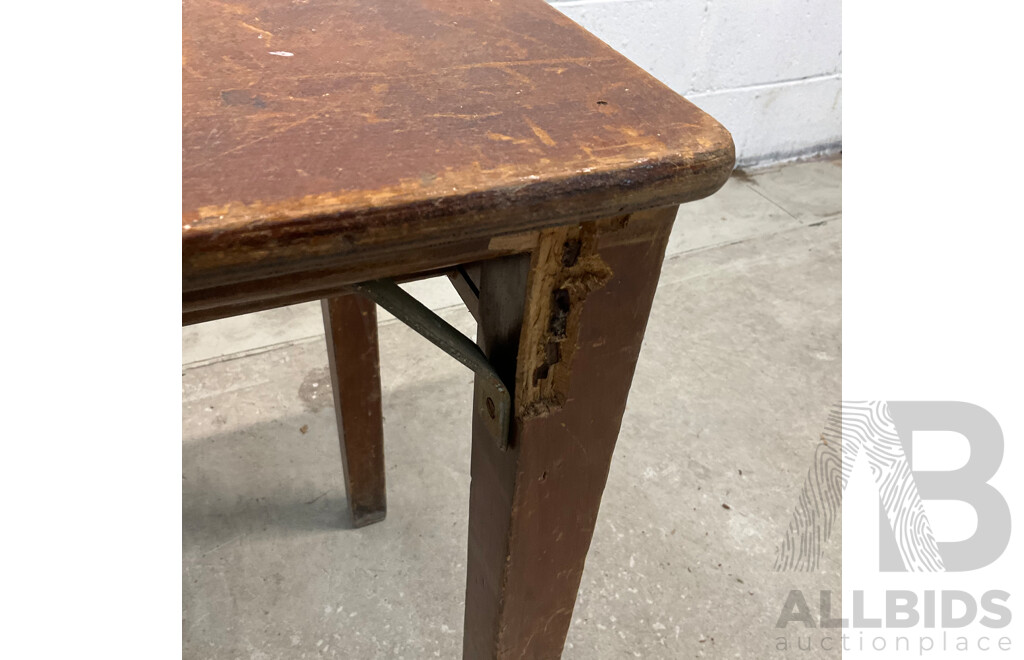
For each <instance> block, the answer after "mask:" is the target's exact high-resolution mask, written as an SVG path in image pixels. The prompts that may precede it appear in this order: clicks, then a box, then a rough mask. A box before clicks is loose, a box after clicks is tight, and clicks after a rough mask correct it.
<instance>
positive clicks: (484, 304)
mask: <svg viewBox="0 0 1024 660" xmlns="http://www.w3.org/2000/svg"><path fill="white" fill-rule="evenodd" d="M674 217H675V208H674V207H673V208H667V209H658V210H656V211H648V212H644V213H640V214H634V216H632V217H630V218H628V219H627V218H618V219H615V220H609V221H602V222H597V223H588V224H584V225H579V226H575V227H570V228H562V229H554V230H548V231H544V232H541V234H540V238H539V240H538V246H537V248H536V249H535V251H534V252H533V253H532V255H526V256H522V257H510V258H504V259H498V260H494V261H490V262H484V263H483V264H482V272H481V281H480V310H479V311H480V322H479V326H478V327H479V330H478V340H479V342H480V344H481V346H482V348H483V349H484V352H485V353H487V355H488V357H489V358H490V359H491V361H492V363H494V364H495V366H496V367H497V368H498V370H499V372H500V373H501V374H502V375H503V377H504V378H505V379H506V382H512V378H514V381H515V383H516V389H515V401H514V408H515V412H516V415H515V421H514V430H513V436H512V446H511V447H510V449H509V450H508V451H502V450H500V449H499V448H498V447H497V446H496V444H495V443H494V441H493V440H492V439H490V438H488V437H487V435H486V433H484V432H483V430H482V428H477V424H476V422H474V432H473V453H472V464H471V471H472V484H471V487H470V520H469V560H468V580H467V587H466V618H465V634H464V640H463V658H465V659H466V660H482V659H489V658H502V659H504V658H543V659H547V658H558V657H560V656H561V652H562V646H563V644H564V643H565V636H566V634H567V632H568V629H569V623H570V621H571V619H572V611H573V606H574V604H575V601H576V594H577V590H578V589H579V584H580V578H581V576H582V573H583V564H584V560H585V559H586V554H587V550H588V549H589V547H590V540H591V537H592V535H593V532H594V525H595V522H596V519H597V512H598V507H599V505H600V501H601V493H602V491H603V490H604V485H605V481H606V479H607V477H608V469H609V465H610V462H611V458H612V452H613V450H614V448H615V441H616V438H617V437H618V433H619V425H620V423H621V421H622V414H623V411H624V409H625V406H626V397H627V395H628V393H629V386H630V383H631V381H632V378H633V369H634V367H635V365H636V360H637V356H638V355H639V352H640V344H641V342H642V340H643V336H644V329H645V328H646V325H647V316H648V313H649V311H650V308H651V302H652V300H653V297H654V291H655V287H656V285H657V282H658V276H659V274H660V272H661V263H662V259H663V256H664V251H665V244H666V243H667V240H668V234H669V231H670V229H671V225H672V220H673V218H674Z"/></svg>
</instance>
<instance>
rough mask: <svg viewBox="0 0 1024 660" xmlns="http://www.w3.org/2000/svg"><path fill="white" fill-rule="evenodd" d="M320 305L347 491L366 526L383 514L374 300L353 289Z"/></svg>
mask: <svg viewBox="0 0 1024 660" xmlns="http://www.w3.org/2000/svg"><path fill="white" fill-rule="evenodd" d="M322 308H323V314H324V330H326V333H325V334H326V336H327V356H328V360H329V363H330V371H331V384H332V386H333V389H334V412H335V417H336V419H337V420H338V438H339V440H340V442H341V461H342V467H343V469H344V470H345V492H346V495H347V497H348V505H349V509H350V510H351V511H352V524H353V525H354V526H356V527H364V526H366V525H369V524H371V523H375V522H380V521H381V520H384V517H385V515H387V494H386V492H385V487H384V484H385V479H384V415H383V412H382V410H381V394H380V351H379V349H378V346H377V305H376V304H374V302H373V301H372V300H368V299H367V298H364V297H363V296H361V295H357V294H352V295H346V296H339V297H334V298H325V299H324V300H323V302H322Z"/></svg>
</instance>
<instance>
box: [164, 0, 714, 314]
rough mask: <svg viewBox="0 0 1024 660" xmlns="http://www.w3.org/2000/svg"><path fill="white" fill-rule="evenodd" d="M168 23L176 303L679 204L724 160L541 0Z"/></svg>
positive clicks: (310, 5) (705, 136)
mask: <svg viewBox="0 0 1024 660" xmlns="http://www.w3.org/2000/svg"><path fill="white" fill-rule="evenodd" d="M183 32H184V43H183V73H182V75H183V104H184V107H183V127H182V128H183V135H182V142H183V155H182V159H183V160H182V168H183V180H182V207H183V208H182V237H183V246H182V266H183V287H184V293H185V298H186V311H187V310H188V304H187V302H188V300H189V299H190V297H191V296H192V295H194V293H195V292H197V291H199V290H202V289H208V288H210V287H216V286H223V285H230V284H237V283H244V282H249V281H253V280H268V279H270V280H271V281H273V280H272V278H276V277H280V276H285V275H289V274H290V275H296V274H298V275H301V274H302V273H305V272H308V271H318V272H322V271H324V270H329V269H332V268H342V269H344V268H345V267H346V264H350V263H351V262H352V261H353V260H359V261H360V262H362V263H364V264H367V266H368V267H373V266H378V268H377V270H380V268H379V264H381V263H387V264H392V265H393V264H395V259H394V257H393V256H392V255H393V254H396V253H400V254H404V255H405V256H404V257H403V258H405V259H409V260H411V261H416V259H415V258H414V257H415V255H416V254H417V251H424V250H426V251H431V250H440V251H441V252H444V246H445V245H448V244H451V243H459V242H467V241H473V240H479V239H483V240H485V241H486V240H487V239H490V238H492V237H494V236H498V235H501V234H508V233H515V232H519V231H523V230H525V229H537V228H542V227H551V226H557V225H560V224H563V223H565V222H567V221H572V220H587V219H596V218H599V217H607V216H612V215H615V214H617V213H628V212H631V211H635V210H637V209H639V208H650V207H655V206H661V205H668V204H676V203H680V202H685V201H689V200H691V199H696V198H699V197H703V196H705V195H708V194H710V193H712V192H714V191H715V190H716V189H717V188H718V187H720V186H721V185H722V184H723V183H724V182H725V180H726V178H727V176H728V174H729V171H730V170H731V168H732V164H733V146H732V141H731V139H730V137H729V134H728V132H726V131H725V129H723V128H722V127H721V126H720V125H719V124H718V123H717V122H715V121H714V120H713V119H711V118H710V117H709V116H708V115H706V114H704V113H703V112H701V111H700V110H699V109H697V108H696V107H695V106H693V105H692V104H690V103H689V102H687V101H685V100H684V99H683V98H681V97H679V96H678V95H677V94H675V93H674V92H672V91H671V90H669V89H668V88H667V87H665V86H664V85H662V84H661V83H659V82H658V81H656V80H655V79H654V78H652V77H651V76H649V75H648V74H646V73H645V72H643V71H642V70H641V69H639V68H638V67H636V66H635V65H633V64H632V63H630V62H629V61H628V60H626V59H625V58H623V57H622V56H620V55H618V54H617V53H615V52H614V51H613V50H612V49H611V48H609V47H608V46H606V45H605V44H603V43H602V42H600V41H599V40H597V39H596V38H594V37H593V36H591V35H590V34H589V33H587V32H586V31H584V30H583V29H581V28H580V27H579V26H577V25H576V24H575V23H573V22H572V21H570V20H569V19H568V18H566V17H565V16H563V15H562V14H560V13H559V12H558V11H556V10H555V9H552V8H551V7H549V6H548V5H547V3H545V2H544V1H543V0H461V1H459V0H455V1H453V0H391V1H389V2H377V1H376V0H335V1H334V2H326V1H321V0H309V1H308V2H303V3H295V2H272V1H270V0H241V1H240V2H227V3H226V2H220V1H219V0H185V3H184V22H183ZM403 250H404V252H403ZM441 259H442V260H446V259H445V258H444V257H442V258H441ZM419 261H423V260H422V259H420V260H419ZM428 261H429V260H428ZM444 265H446V264H443V263H436V264H435V263H426V264H424V263H420V264H418V266H422V267H424V268H437V267H441V266H444ZM357 270H358V269H351V268H349V269H348V270H346V277H347V278H351V279H350V281H354V280H355V279H366V278H365V277H363V274H362V273H360V272H356V271H357ZM268 293H270V291H268ZM311 295H312V294H311Z"/></svg>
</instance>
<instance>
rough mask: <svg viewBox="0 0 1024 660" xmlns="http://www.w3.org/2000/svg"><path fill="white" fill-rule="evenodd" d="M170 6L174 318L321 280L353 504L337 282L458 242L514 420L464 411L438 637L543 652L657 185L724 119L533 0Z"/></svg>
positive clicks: (399, 269)
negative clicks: (456, 527)
mask: <svg viewBox="0 0 1024 660" xmlns="http://www.w3.org/2000/svg"><path fill="white" fill-rule="evenodd" d="M183 26H184V35H183V41H184V44H183V54H182V55H183V57H182V69H183V73H182V75H183V82H182V85H183V118H182V133H183V134H182V147H183V154H182V169H183V180H182V268H183V278H182V299H183V300H182V308H183V323H195V322H199V321H205V320H210V319H215V318H220V317H224V316H230V315H234V314H241V313H246V312H251V311H256V310H260V309H266V308H270V307H275V306H280V305H287V304H292V303H297V302H302V301H308V300H316V299H325V300H326V301H327V302H325V318H326V320H327V322H328V339H329V341H328V344H329V348H331V356H332V366H333V367H334V369H333V370H332V371H333V372H334V377H335V381H334V382H335V390H336V403H337V405H338V412H339V426H341V427H344V428H343V432H344V434H345V436H346V437H345V439H344V441H343V442H344V443H345V444H346V445H348V446H347V447H345V452H344V453H345V458H346V477H347V478H350V477H351V478H352V479H354V480H355V481H352V479H350V482H349V484H348V486H349V497H350V500H353V501H354V502H355V500H357V499H358V498H359V497H362V496H364V495H367V494H369V495H368V497H369V499H368V500H367V502H369V503H368V504H366V507H369V508H367V509H365V511H364V514H365V515H367V516H370V517H373V515H374V511H375V510H376V509H375V508H374V507H377V508H379V511H380V514H381V515H382V514H383V459H382V457H381V455H380V452H381V451H382V450H381V448H380V446H379V432H377V431H375V426H379V419H377V420H376V421H375V420H374V415H377V416H378V417H379V405H380V404H379V397H378V398H377V400H376V402H374V401H373V400H372V396H367V395H365V394H361V393H360V392H361V390H366V389H368V390H370V391H371V394H372V390H373V389H374V388H376V390H377V392H379V384H378V383H377V382H376V381H373V380H372V378H373V377H374V376H375V373H376V335H375V332H376V326H375V323H374V319H375V317H374V316H373V313H374V311H373V310H374V308H373V306H372V304H369V303H367V302H366V301H365V300H364V299H363V298H361V297H360V296H355V295H346V294H347V293H348V291H349V289H348V287H349V285H352V284H353V283H358V282H363V281H367V280H374V279H379V278H411V277H417V276H423V275H427V274H437V273H441V272H447V271H449V270H451V269H452V268H454V267H456V266H457V265H460V264H461V265H466V264H469V265H470V266H469V267H468V268H465V269H463V271H462V272H463V273H464V274H466V279H465V280H464V281H463V285H464V286H463V289H464V293H465V292H466V291H468V293H466V295H465V297H466V299H467V304H469V305H470V307H471V309H472V310H473V311H474V313H475V315H476V316H477V319H478V344H479V345H480V347H481V348H482V349H483V351H484V353H485V354H486V356H487V357H488V359H489V360H490V362H491V364H492V365H493V366H494V367H495V368H496V369H497V371H498V373H499V374H500V375H501V377H502V379H503V381H504V382H505V383H506V384H508V386H509V389H510V390H511V392H512V397H513V411H514V419H513V422H512V433H511V436H510V440H509V442H510V447H509V448H508V449H507V450H503V449H501V448H499V447H498V446H496V445H495V444H494V443H493V442H489V441H487V440H486V439H485V437H484V436H485V434H484V433H483V432H482V431H481V428H480V423H479V422H480V420H479V419H477V418H474V439H473V448H472V486H471V495H470V533H469V561H468V582H467V590H466V620H465V638H464V657H465V658H473V659H477V658H506V657H509V658H511V657H516V658H519V657H529V658H555V657H558V656H559V655H560V653H561V648H562V644H563V642H564V639H565V635H566V632H567V630H568V627H569V622H570V620H571V615H572V608H573V603H574V601H575V598H576V592H577V589H578V586H579V582H580V576H581V573H582V570H583V564H584V559H585V556H586V552H587V549H588V547H589V544H590V539H591V536H592V533H593V529H594V522H595V519H596V516H597V511H598V506H599V503H600V497H601V492H602V490H603V488H604V483H605V479H606V476H607V473H608V468H609V463H610V460H611V456H612V451H613V448H614V445H615V440H616V437H617V435H618V430H619V424H620V421H621V418H622V413H623V410H624V407H625V403H626V396H627V394H628V391H629V385H630V381H631V379H632V374H633V368H634V365H635V363H636V359H637V355H638V353H639V350H640V344H641V340H642V338H643V333H644V328H645V325H646V322H647V316H648V312H649V310H650V306H651V301H652V298H653V296H654V291H655V286H656V284H657V280H658V275H659V272H660V268H661V261H662V257H663V254H664V249H665V243H666V241H667V239H668V234H669V231H670V229H671V225H672V220H673V218H674V216H675V207H676V205H678V204H680V203H684V202H688V201H691V200H695V199H699V198H701V197H705V196H707V195H710V194H711V193H713V192H714V191H716V190H717V189H718V188H719V187H720V186H721V185H723V184H724V182H725V180H726V179H727V177H728V176H729V173H730V172H731V170H732V167H733V163H734V152H733V144H732V139H731V138H730V136H729V133H728V132H727V131H726V130H725V129H724V128H723V127H722V126H721V125H719V124H718V123H717V122H716V121H715V120H714V119H712V118H711V117H709V116H708V115H706V114H704V113H703V112H701V111H700V110H699V109H697V108H696V107H695V106H693V105H692V104H690V103H689V102H687V101H686V100H684V99H683V98H682V97H680V96H678V95H677V94H675V93H674V92H672V91H671V90H670V89H668V88H667V87H665V86H664V85H662V84H661V83H660V82H658V81H657V80H655V79H654V78H652V77H651V76H649V75H648V74H646V73H645V72H644V71H642V70H641V69H639V68H638V67H636V66H635V65H633V64H632V63H631V62H629V61H628V60H626V59H625V58H623V57H622V56H621V55H618V54H617V53H616V52H615V51H613V50H612V49H611V48H609V47H608V46H606V45H605V44H603V43H602V42H600V41H599V40H598V39H596V38H595V37H593V36H592V35H590V34H589V33H587V32H586V31H584V30H583V29H582V28H580V27H579V26H577V25H576V24H575V23H573V22H572V21H571V20H569V19H568V18H566V17H564V16H563V15H562V14H560V13H559V12H558V11H556V10H554V9H552V8H551V7H549V6H548V5H547V4H546V3H545V2H544V1H543V0H390V1H388V2H377V1H374V0H335V1H333V2H327V1H321V0H307V1H304V2H299V1H294V2H287V1H278V2H271V1H269V0H241V1H240V2H233V3H226V2H220V1H215V0H185V3H184V23H183ZM360 342H361V343H360ZM425 350H430V349H429V348H425ZM360 356H362V359H363V362H362V363H360V359H361V357H360ZM367 356H368V357H367ZM346 378H347V381H346ZM360 384H364V385H366V386H367V387H363V388H360ZM363 404H368V405H369V406H370V407H371V408H372V407H373V406H374V405H375V406H376V412H374V411H372V410H371V411H370V413H368V414H369V417H370V419H369V422H365V420H363V421H360V420H359V419H354V417H356V415H355V414H354V411H356V410H358V409H359V407H360V405H363ZM467 414H474V413H471V411H467ZM364 417H365V415H364ZM360 424H362V426H360ZM375 434H376V435H375ZM424 440H425V441H429V439H428V438H425V439H424ZM374 452H377V455H375V456H374V455H373V453H374ZM378 468H379V469H378ZM350 473H352V474H350ZM378 473H379V475H378ZM375 476H379V477H380V479H379V483H367V481H366V480H369V481H373V478H374V477H375ZM353 491H356V492H353ZM354 496H355V497H354ZM375 496H376V497H377V498H378V499H379V501H378V499H374V497H375ZM353 507H354V509H355V508H356V505H355V504H353ZM356 514H357V519H358V515H359V512H358V511H356ZM339 561H343V558H339ZM428 606H429V604H426V603H425V604H424V607H428Z"/></svg>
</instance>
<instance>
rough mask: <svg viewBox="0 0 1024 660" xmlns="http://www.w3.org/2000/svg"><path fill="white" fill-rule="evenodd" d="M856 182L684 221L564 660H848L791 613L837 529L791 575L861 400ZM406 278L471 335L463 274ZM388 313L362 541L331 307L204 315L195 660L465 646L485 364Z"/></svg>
mask: <svg viewBox="0 0 1024 660" xmlns="http://www.w3.org/2000/svg"><path fill="white" fill-rule="evenodd" d="M841 176H842V162H841V160H838V159H832V160H824V161H817V162H806V163H797V164H790V165H786V166H781V167H775V168H771V169H766V170H759V171H753V172H746V173H743V172H740V173H737V174H736V175H735V176H734V177H733V178H732V179H731V180H730V181H729V182H728V184H727V185H726V186H725V188H723V189H722V190H721V191H720V192H719V193H718V194H716V195H715V196H713V197H711V198H709V199H707V200H703V201H700V202H696V203H694V204H690V205H686V206H684V207H683V208H682V209H681V210H680V213H679V217H678V219H677V221H676V226H675V230H674V233H673V236H672V240H671V242H670V245H669V255H668V257H667V258H666V261H665V265H664V269H663V272H662V277H661V283H660V285H659V288H658V294H657V297H656V298H655V301H654V309H653V311H652V313H651V319H650V323H649V326H648V329H647V337H646V340H645V342H644V348H643V351H642V352H641V355H640V361H639V363H638V365H637V370H636V376H635V378H634V381H633V389H632V392H631V394H630V398H629V405H628V407H627V409H626V414H625V417H624V419H623V423H622V431H621V434H620V436H619V443H618V447H617V449H616V457H615V462H614V463H613V465H612V469H611V474H610V476H609V479H608V486H607V489H606V491H605V495H604V500H603V504H602V508H601V514H600V517H599V519H598V524H597V529H596V532H595V534H594V540H593V545H592V547H591V550H590V554H589V556H588V560H587V566H586V570H585V572H584V574H583V581H582V584H581V586H580V593H579V598H578V600H577V603H576V610H575V614H574V620H573V624H572V627H571V628H570V630H569V636H568V639H567V642H566V647H565V652H564V655H563V657H565V658H572V659H588V660H589V659H593V658H629V657H637V658H689V657H707V658H776V657H797V658H806V657H835V658H838V657H839V653H838V651H835V652H833V653H831V654H826V653H824V652H821V651H820V650H819V651H818V652H817V653H813V654H812V653H807V652H806V651H799V650H796V649H795V648H794V649H791V650H790V651H788V652H782V651H778V650H777V649H776V647H777V644H778V638H779V637H780V636H783V635H786V631H777V630H776V629H775V627H774V626H775V622H776V620H777V619H778V617H779V613H780V608H781V607H782V604H783V602H784V600H785V598H786V596H787V595H788V593H789V591H790V590H791V589H803V590H804V591H805V593H808V594H809V595H808V602H809V603H811V606H812V611H814V610H815V609H816V608H815V607H814V606H815V604H816V603H817V594H816V592H817V591H819V590H833V591H834V592H836V593H837V594H838V592H839V590H840V587H841V582H840V569H841V547H842V543H841V538H840V536H839V534H838V530H837V533H836V535H835V536H834V537H833V538H832V539H831V540H830V541H829V543H828V544H827V545H826V552H825V556H824V558H823V562H822V566H821V569H820V570H819V571H817V572H814V573H775V572H773V571H772V564H773V562H774V559H775V552H776V548H777V546H778V543H779V541H780V540H781V539H782V536H783V532H784V530H785V529H786V527H787V525H788V524H789V519H790V515H791V511H792V509H793V507H794V505H795V504H796V501H797V498H798V496H799V494H800V489H801V487H802V485H803V480H804V477H805V475H806V473H807V470H808V468H809V467H810V465H811V460H812V458H813V455H814V448H815V445H816V443H817V442H818V441H819V437H820V433H821V430H822V428H823V424H824V422H825V418H826V413H827V411H828V408H829V406H830V405H831V404H832V403H833V402H835V401H838V400H839V398H840V393H841V387H840V382H841V366H840V365H841V349H842V346H841V340H842V337H841V325H840V313H841V304H840V284H841ZM409 288H410V289H411V290H413V291H414V292H415V293H416V295H417V296H419V297H420V298H421V299H423V300H424V301H425V302H426V303H427V304H428V305H429V306H431V307H433V308H434V309H437V310H438V311H439V313H440V314H441V315H442V316H443V317H444V318H445V319H447V320H448V321H449V322H450V323H452V324H453V325H455V326H456V327H458V328H460V329H461V330H463V331H464V332H466V333H467V334H472V332H473V320H472V317H470V316H469V314H468V313H467V312H466V311H465V310H464V309H462V308H461V307H460V306H459V305H458V298H457V296H456V295H455V294H454V292H452V291H451V290H450V285H449V284H448V283H447V280H446V279H441V280H432V281H427V282H422V283H417V284H415V285H411V286H410V287H409ZM381 318H382V322H381V328H380V342H381V362H382V366H381V370H382V378H383V395H384V414H385V417H386V420H385V434H386V443H387V444H386V449H387V470H388V472H387V478H388V506H389V510H388V518H387V520H386V521H385V522H383V523H381V524H377V525H372V526H370V527H367V528H363V529H358V530H357V529H352V528H351V525H350V523H349V519H348V514H347V510H346V504H345V493H344V483H343V478H342V472H341V461H340V456H339V451H338V441H337V436H336V430H335V422H334V413H333V410H332V407H331V406H332V395H331V384H330V378H329V376H328V374H327V353H326V348H325V345H324V340H323V335H322V327H321V319H320V310H319V305H318V304H317V303H313V304H307V305H297V306H294V307H290V308H284V309H279V310H272V311H269V312H265V313H261V314H254V315H249V316H245V317H238V318H235V319H228V320H224V321H217V322H213V323H207V324H202V325H199V326H192V327H189V328H185V329H183V331H182V355H183V368H182V400H183V405H182V415H183V428H184V438H183V447H182V452H183V458H182V463H183V475H182V491H183V495H182V497H183V536H184V543H183V572H182V584H183V605H184V612H183V644H184V657H185V658H245V659H252V660H264V659H270V658H321V657H323V658H408V659H410V660H419V659H422V658H432V657H440V658H458V657H461V651H460V648H461V640H462V609H463V597H464V588H465V570H466V567H465V554H466V522H467V521H466V516H467V503H468V494H469V436H470V418H469V410H470V397H471V393H472V386H471V383H472V377H471V374H470V372H469V371H468V370H466V369H465V368H464V367H462V366H461V365H459V364H458V363H456V362H455V361H454V360H452V359H451V358H449V357H447V356H446V355H444V354H443V353H441V352H440V351H439V350H437V349H436V348H434V347H433V346H431V345H430V344H428V343H427V342H426V341H425V340H423V339H422V338H420V337H418V336H417V335H416V334H415V333H414V332H413V331H411V330H409V329H408V328H406V327H405V326H403V325H402V324H401V323H398V322H396V321H394V320H393V319H390V318H389V317H387V316H386V315H384V314H382V315H381ZM726 507H728V508H726ZM834 615H835V614H834ZM798 632H799V633H800V635H801V643H805V641H804V640H805V639H806V634H805V633H804V631H803V629H802V628H801V629H800V630H799V631H797V630H795V629H793V627H792V626H791V627H790V630H789V633H788V636H787V637H786V639H787V641H788V643H789V644H790V645H791V646H794V647H795V646H796V643H797V640H796V635H797V633H798ZM812 638H814V639H816V638H817V637H815V636H814V635H812Z"/></svg>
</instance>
